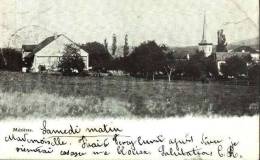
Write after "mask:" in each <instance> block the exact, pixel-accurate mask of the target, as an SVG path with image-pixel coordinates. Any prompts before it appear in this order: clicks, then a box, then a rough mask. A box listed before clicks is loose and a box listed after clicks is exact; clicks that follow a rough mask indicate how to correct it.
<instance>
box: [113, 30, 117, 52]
mask: <svg viewBox="0 0 260 160" xmlns="http://www.w3.org/2000/svg"><path fill="white" fill-rule="evenodd" d="M116 49H117V46H116V35H115V34H113V37H112V55H115V54H116Z"/></svg>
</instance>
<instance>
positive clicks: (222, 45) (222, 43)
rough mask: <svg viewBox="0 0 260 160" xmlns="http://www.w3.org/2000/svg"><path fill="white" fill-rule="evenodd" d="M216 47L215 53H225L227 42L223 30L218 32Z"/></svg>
mask: <svg viewBox="0 0 260 160" xmlns="http://www.w3.org/2000/svg"><path fill="white" fill-rule="evenodd" d="M217 35H218V45H217V47H216V50H217V52H227V42H226V36H225V34H224V32H223V29H220V30H218V32H217Z"/></svg>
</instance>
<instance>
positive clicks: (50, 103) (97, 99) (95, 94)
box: [0, 72, 259, 119]
mask: <svg viewBox="0 0 260 160" xmlns="http://www.w3.org/2000/svg"><path fill="white" fill-rule="evenodd" d="M258 113H259V90H258V88H257V86H246V85H226V84H223V83H221V82H210V83H206V84H203V83H201V82H199V81H172V82H168V81H166V80H155V81H146V80H144V79H136V78H132V77H66V76H60V75H47V74H33V73H18V72H0V117H1V119H4V118H7V117H14V118H16V117H19V118H26V117H122V118H131V117H141V118H143V117H152V118H163V117H176V116H185V115H194V116H197V115H198V116H210V115H220V116H242V115H255V114H258Z"/></svg>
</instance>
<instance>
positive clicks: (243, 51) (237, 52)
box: [216, 46, 260, 71]
mask: <svg viewBox="0 0 260 160" xmlns="http://www.w3.org/2000/svg"><path fill="white" fill-rule="evenodd" d="M247 55H250V56H251V57H252V61H253V62H255V63H259V62H260V53H259V52H258V51H256V50H255V49H253V48H251V47H249V46H240V47H238V48H236V49H234V50H230V51H228V52H216V60H217V65H218V70H219V71H220V66H221V64H223V63H226V62H225V61H226V59H227V58H230V57H232V56H239V57H243V56H247Z"/></svg>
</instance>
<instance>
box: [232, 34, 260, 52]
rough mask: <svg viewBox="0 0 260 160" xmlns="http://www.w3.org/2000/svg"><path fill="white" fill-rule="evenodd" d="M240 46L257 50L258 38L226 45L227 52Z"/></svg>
mask: <svg viewBox="0 0 260 160" xmlns="http://www.w3.org/2000/svg"><path fill="white" fill-rule="evenodd" d="M240 46H249V47H252V48H254V49H256V50H259V37H255V38H250V39H246V40H242V41H238V42H233V43H230V44H228V50H231V49H235V48H238V47H240Z"/></svg>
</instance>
